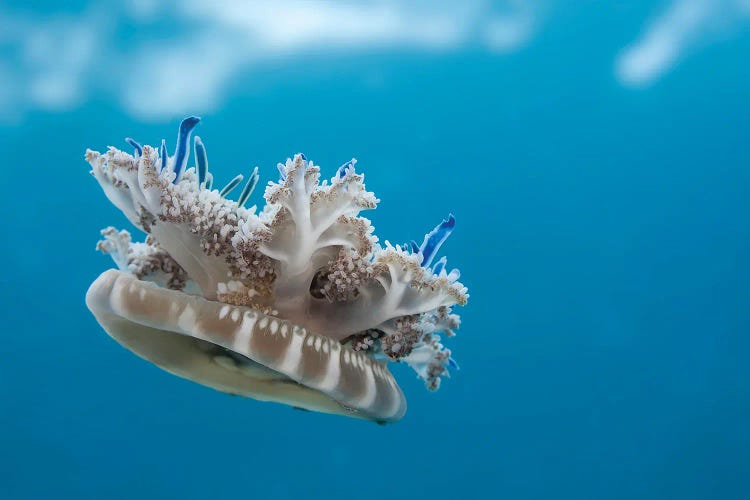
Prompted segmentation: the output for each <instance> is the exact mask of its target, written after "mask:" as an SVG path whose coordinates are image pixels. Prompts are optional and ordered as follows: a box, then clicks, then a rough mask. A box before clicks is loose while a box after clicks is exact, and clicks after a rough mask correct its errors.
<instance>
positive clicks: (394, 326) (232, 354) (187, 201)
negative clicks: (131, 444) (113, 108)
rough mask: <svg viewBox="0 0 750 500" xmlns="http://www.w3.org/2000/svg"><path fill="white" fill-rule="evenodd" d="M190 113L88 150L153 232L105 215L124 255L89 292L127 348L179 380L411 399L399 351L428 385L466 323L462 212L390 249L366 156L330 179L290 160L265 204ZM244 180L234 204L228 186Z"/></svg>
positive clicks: (376, 406)
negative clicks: (148, 139) (225, 173)
mask: <svg viewBox="0 0 750 500" xmlns="http://www.w3.org/2000/svg"><path fill="white" fill-rule="evenodd" d="M199 121H200V119H199V118H198V117H188V118H186V119H184V120H183V121H182V123H181V124H180V127H179V131H178V134H177V144H176V147H175V149H174V151H173V152H172V154H171V155H170V154H169V152H168V151H167V145H166V141H162V143H161V145H160V146H159V147H158V148H157V147H152V146H147V145H144V146H141V145H140V144H139V143H138V142H136V141H135V140H133V139H131V138H128V139H126V141H127V143H128V144H130V146H132V148H133V154H129V153H126V152H123V151H120V150H118V149H116V148H113V147H110V148H109V149H108V151H107V152H106V153H104V154H101V153H99V152H96V151H92V150H87V151H86V160H87V161H88V163H89V164H90V165H91V173H92V174H93V176H94V178H95V179H96V180H97V181H98V183H99V185H100V186H101V188H102V190H103V191H104V194H105V195H106V197H107V198H108V199H109V201H110V202H111V203H112V204H113V205H115V206H116V207H117V208H118V209H119V210H120V211H121V212H122V213H123V214H124V215H125V217H126V218H127V219H128V221H129V222H130V223H131V224H132V225H133V226H135V227H136V228H138V229H139V230H141V231H143V232H144V233H146V237H145V241H143V242H135V241H133V240H132V238H131V235H130V233H129V232H128V231H126V230H117V229H115V228H113V227H108V228H106V229H104V230H102V237H103V239H102V240H101V241H99V243H98V245H97V248H98V249H99V250H100V251H102V252H103V253H105V254H108V255H110V256H111V257H112V259H113V260H114V263H115V265H116V269H109V270H107V271H104V272H103V273H102V274H101V275H100V276H99V277H98V278H97V279H96V280H95V281H94V282H93V283H92V284H91V286H90V287H89V289H88V292H87V294H86V304H87V306H88V308H89V310H90V311H91V312H92V313H93V315H94V317H95V318H96V320H97V321H98V323H99V324H100V325H101V327H102V328H103V329H104V330H105V331H106V332H107V333H108V334H109V335H110V336H111V337H112V338H113V339H114V340H116V341H117V342H118V343H119V344H121V345H122V346H123V347H125V348H127V349H129V350H130V351H132V352H133V353H135V354H136V355H138V356H140V357H142V358H144V359H146V360H147V361H150V362H151V363H153V364H155V365H157V366H159V367H160V368H162V369H164V370H166V371H168V372H170V373H173V374H175V375H178V376H180V377H183V378H186V379H189V380H191V381H194V382H197V383H199V384H202V385H204V386H208V387H211V388H213V389H216V390H219V391H222V392H225V393H230V394H234V395H239V396H244V397H249V398H254V399H257V400H261V401H273V402H277V403H282V404H286V405H290V406H293V407H296V408H301V409H306V410H311V411H318V412H325V413H331V414H338V415H344V416H349V417H355V418H361V419H366V420H373V421H376V422H379V423H387V422H395V421H397V420H399V419H401V418H402V417H403V416H404V414H405V412H406V399H405V397H404V394H403V392H402V390H401V389H400V387H399V385H398V383H397V382H396V380H395V379H394V377H393V375H392V374H391V372H390V370H389V369H388V363H390V362H399V363H405V364H407V365H409V366H410V367H412V368H413V369H414V371H415V372H416V374H417V376H418V377H419V378H421V379H422V380H424V383H425V385H426V386H427V388H428V389H430V390H436V389H438V387H439V386H440V381H441V378H442V377H446V376H449V373H450V370H454V369H456V368H457V365H456V363H455V361H454V360H453V358H452V357H451V351H450V350H449V349H447V348H445V347H444V346H443V344H442V338H443V337H451V336H453V335H454V330H456V329H457V328H458V326H459V323H460V318H459V316H458V315H457V314H454V313H453V311H452V308H453V307H454V306H456V305H464V304H465V303H466V301H467V299H468V294H467V289H466V288H465V287H464V286H463V285H462V284H461V283H460V282H459V281H458V279H459V272H458V270H455V269H454V270H450V271H449V270H448V268H447V267H446V263H447V261H446V259H445V257H442V258H439V259H438V258H437V254H438V250H439V249H440V247H441V245H442V244H443V243H444V242H445V240H446V238H448V236H449V235H450V233H451V231H452V230H453V228H454V226H455V219H454V217H453V216H452V215H450V216H449V217H448V218H447V219H446V220H443V221H442V222H441V223H440V224H438V225H437V226H436V227H435V228H434V229H433V230H432V231H430V232H429V233H427V234H426V235H425V237H424V239H423V241H422V243H421V244H418V243H417V242H416V241H414V240H412V241H410V242H408V243H406V244H403V245H401V244H397V245H392V244H391V243H389V242H388V241H385V243H384V244H383V245H381V244H380V243H379V240H378V238H377V237H376V236H375V234H374V232H373V226H372V224H371V223H370V221H369V220H368V219H367V218H365V217H362V216H361V215H360V212H362V211H364V210H371V209H374V208H376V206H377V204H378V203H379V200H378V199H377V198H376V197H375V195H374V194H373V193H371V192H369V191H367V190H366V188H365V184H364V175H363V174H361V173H359V172H358V171H357V169H356V163H357V162H356V160H355V159H352V160H350V161H347V162H346V163H344V164H343V165H341V166H340V167H339V168H338V169H336V172H335V173H334V175H333V177H332V178H331V179H330V180H323V181H321V180H320V176H321V172H320V168H319V167H318V166H317V165H314V164H313V162H312V161H309V160H307V158H306V157H305V156H304V155H303V154H296V155H294V157H293V158H289V159H287V160H286V162H285V163H280V164H278V171H279V180H278V181H276V182H268V184H267V186H266V188H265V193H264V196H263V198H264V201H265V204H264V205H263V208H262V209H261V210H258V208H257V207H256V206H251V207H247V205H248V201H249V200H250V197H251V195H252V194H253V192H254V189H255V188H256V187H257V185H258V181H259V177H260V176H259V171H258V168H257V167H256V168H255V169H254V170H253V171H252V172H251V173H250V175H249V176H248V178H247V179H245V178H244V177H243V176H242V175H238V176H236V177H234V178H232V180H230V181H229V182H228V183H227V184H226V185H225V186H224V187H223V188H222V189H216V188H214V177H213V173H212V172H209V169H208V157H207V154H206V148H205V146H204V144H203V141H202V140H201V139H200V137H197V136H196V137H194V140H193V142H192V149H193V153H194V165H193V166H188V163H189V157H190V149H191V148H190V145H191V141H190V139H191V135H192V132H193V130H194V128H195V127H196V125H197V124H198V122H199ZM240 186H241V189H240V190H239V196H237V198H236V200H235V199H232V198H231V197H230V195H231V194H232V193H234V192H236V191H237V189H238V188H240Z"/></svg>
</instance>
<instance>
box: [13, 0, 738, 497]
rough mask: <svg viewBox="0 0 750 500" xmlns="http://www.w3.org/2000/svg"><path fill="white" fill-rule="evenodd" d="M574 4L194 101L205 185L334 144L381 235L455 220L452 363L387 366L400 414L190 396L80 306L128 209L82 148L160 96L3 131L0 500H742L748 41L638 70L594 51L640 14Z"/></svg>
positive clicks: (146, 128)
mask: <svg viewBox="0 0 750 500" xmlns="http://www.w3.org/2000/svg"><path fill="white" fill-rule="evenodd" d="M588 4H590V5H588V6H587V8H583V7H579V8H575V9H570V10H563V11H562V12H560V13H559V15H560V16H562V19H558V22H557V23H555V25H554V26H549V27H548V28H547V29H545V30H544V31H543V32H541V33H540V34H539V35H538V36H536V37H535V38H534V40H533V41H532V42H530V44H529V45H528V46H527V47H525V48H524V49H523V50H522V51H519V52H514V53H510V54H507V55H503V56H502V57H497V56H495V55H491V54H488V53H486V52H482V51H479V50H472V49H462V50H456V51H454V52H449V53H447V54H431V53H429V52H428V53H420V52H411V51H387V52H373V53H365V54H362V53H358V54H357V55H356V56H355V55H352V56H351V57H349V56H347V55H346V53H343V54H342V53H339V54H338V55H337V57H336V58H335V59H332V60H330V61H327V62H326V61H321V60H316V59H313V60H305V59H300V60H297V61H295V62H294V64H279V65H278V66H273V65H272V66H268V67H266V68H265V69H264V70H263V71H262V72H260V73H254V74H252V75H251V76H250V77H249V78H250V80H252V84H251V85H250V86H249V87H250V89H249V90H248V85H247V84H246V82H245V81H244V80H243V79H242V78H238V79H237V81H236V82H235V83H234V84H233V85H232V86H231V88H230V89H229V90H228V93H227V95H226V96H225V98H226V101H225V102H224V103H223V104H222V105H221V106H220V107H219V108H217V109H216V110H215V111H214V112H211V113H203V122H202V123H201V124H200V125H199V129H198V133H199V134H200V135H201V137H202V138H203V139H204V142H205V143H206V145H207V148H208V152H209V157H210V161H211V168H212V171H213V172H214V174H215V175H216V176H217V177H218V180H219V181H224V182H225V181H226V180H228V179H229V178H231V176H233V175H234V174H235V173H236V172H237V171H249V170H250V169H251V168H252V166H253V165H256V164H257V165H259V166H260V167H261V181H262V182H265V181H267V180H269V179H272V178H274V179H275V177H276V175H277V174H276V168H275V164H276V162H277V161H282V160H284V159H285V158H286V157H287V156H289V155H291V154H293V153H295V152H298V151H301V152H304V153H305V154H306V155H307V156H308V158H311V159H312V160H314V161H315V162H316V163H318V164H320V165H322V167H323V169H324V171H325V172H326V174H328V175H331V174H332V173H333V171H334V169H335V167H336V166H338V165H339V164H341V163H342V162H343V161H345V160H347V159H349V158H351V157H352V156H356V157H357V158H358V159H359V161H360V163H359V164H358V167H361V169H362V170H363V171H364V172H365V173H366V176H367V185H368V187H369V188H370V189H371V190H373V191H374V192H375V193H376V195H377V196H378V197H379V198H380V199H381V200H382V203H381V206H380V208H378V209H377V210H376V211H374V212H370V214H369V215H370V218H371V219H372V220H373V223H374V225H375V227H376V232H377V234H378V235H379V236H380V238H381V239H389V240H391V241H402V240H406V239H410V238H419V237H421V235H422V234H424V232H425V231H427V230H429V229H431V228H432V227H433V226H434V225H435V224H436V223H437V222H439V221H440V219H441V218H442V217H444V216H445V215H447V214H448V212H453V213H454V214H455V216H456V219H457V221H458V222H457V228H456V230H455V232H454V234H453V236H452V237H451V239H450V240H449V242H448V243H447V244H446V245H445V246H444V247H443V249H444V250H443V252H444V253H445V254H447V255H448V258H449V264H451V265H452V266H457V267H459V268H460V269H461V272H462V277H463V280H462V281H464V283H465V284H466V285H467V286H468V287H469V289H470V293H471V299H470V302H469V305H468V306H467V307H465V308H463V310H461V311H459V312H460V313H461V314H462V318H463V326H462V328H461V329H460V331H459V332H458V333H459V334H458V336H457V337H456V338H455V339H452V340H449V341H448V345H449V347H450V348H452V349H453V351H454V355H455V357H456V359H457V360H458V362H459V363H460V365H461V370H460V372H458V374H457V375H456V376H454V377H453V378H452V379H450V380H447V381H445V382H444V384H443V387H442V388H441V389H440V391H439V392H437V393H434V394H433V393H428V392H427V391H426V390H425V389H424V388H423V387H422V384H421V382H420V381H418V380H416V379H415V378H414V376H413V374H412V373H411V372H410V371H409V370H407V369H404V368H403V367H400V366H397V367H394V371H395V373H396V375H397V376H398V377H399V379H400V381H401V382H402V386H403V389H404V391H405V392H406V394H407V397H408V401H409V411H408V413H407V415H406V418H405V419H404V420H403V421H402V422H400V423H398V424H396V425H391V426H385V427H379V426H377V425H374V424H369V423H365V422H360V421H355V420H348V419H344V418H338V417H331V416H327V415H319V414H314V413H303V412H299V411H294V410H292V409H290V408H287V407H284V406H278V405H273V404H266V403H259V402H255V401H252V400H243V399H240V398H235V397H230V396H226V395H223V394H220V393H217V392H213V391H211V390H208V389H205V388H203V387H200V386H198V385H195V384H192V383H189V382H187V381H184V380H181V379H179V378H176V377H173V376H171V375H168V374H166V373H164V372H162V371H160V370H159V369H157V368H155V367H154V366H152V365H150V364H148V363H146V362H144V361H142V360H140V359H138V358H136V357H135V356H133V355H132V354H131V353H130V352H128V351H126V350H124V349H122V348H120V347H119V346H118V345H117V344H116V343H115V342H113V341H112V340H111V339H110V338H109V337H108V336H107V335H106V334H105V333H104V332H103V331H102V330H101V329H100V328H99V327H98V325H97V324H96V322H95V321H94V319H93V317H92V316H91V315H90V314H89V312H88V311H87V309H86V307H85V305H84V302H83V298H84V294H85V291H86V289H87V287H88V285H89V284H90V283H91V281H92V280H93V279H94V278H95V277H96V276H97V275H98V274H99V273H100V272H102V271H103V270H105V269H107V268H108V267H111V265H112V264H111V262H110V261H109V259H108V258H106V257H105V256H102V255H99V254H97V253H96V252H95V251H94V245H95V243H96V241H97V238H98V231H99V229H100V228H102V227H105V226H107V225H116V226H119V227H127V222H126V221H125V219H124V217H123V216H122V215H121V214H119V213H117V212H116V210H115V209H114V208H113V207H112V206H110V205H109V204H108V202H107V201H106V199H105V197H104V195H103V194H102V192H101V190H100V189H99V187H98V186H97V185H96V183H95V181H94V180H93V179H92V178H91V177H90V176H89V175H88V166H87V165H86V164H85V162H84V161H83V152H84V150H85V148H86V147H91V148H94V149H98V150H103V149H104V148H106V146H107V145H109V144H113V145H116V146H118V147H123V146H124V143H123V142H122V140H121V139H122V138H124V137H125V136H133V137H135V138H137V139H138V140H140V141H143V142H148V143H151V144H156V143H158V141H159V140H160V139H161V138H162V137H166V138H167V139H168V141H171V143H172V144H173V143H174V135H175V133H176V127H177V124H178V123H179V119H177V118H176V117H175V119H172V120H166V119H165V120H161V121H137V120H135V119H133V118H131V117H129V116H128V115H126V114H125V113H124V112H123V111H122V110H120V109H119V107H118V106H116V105H114V104H113V103H111V102H109V101H108V100H105V99H102V100H98V101H97V100H95V99H94V100H90V101H88V102H86V103H85V104H84V105H82V106H80V107H78V108H76V109H73V110H71V111H69V112H64V113H62V112H60V113H45V112H40V111H31V112H30V113H29V114H27V115H26V116H25V117H24V118H23V120H22V121H20V122H18V123H15V124H12V125H11V124H5V125H0V157H1V158H2V167H0V168H2V173H3V181H2V183H0V186H1V187H0V190H1V191H0V192H1V195H2V196H0V210H1V211H2V212H1V213H2V218H1V219H0V221H1V222H0V224H1V225H2V234H3V237H2V245H0V258H1V259H2V262H4V263H5V269H4V272H3V273H2V276H0V284H2V287H0V290H2V292H1V293H2V301H1V302H0V315H1V317H2V319H3V327H2V333H1V335H2V342H0V359H1V361H0V381H1V382H0V408H1V409H2V411H1V413H0V424H1V425H0V450H2V451H1V452H0V496H2V497H3V498H145V497H149V498H206V497H212V498H230V497H250V498H293V497H298V498H300V497H304V498H313V497H321V498H428V497H429V498H514V499H516V498H571V499H573V498H574V499H581V498H623V499H633V498H655V499H661V498H681V499H686V498H706V499H707V498H748V497H750V427H749V426H748V422H749V419H750V368H748V355H749V354H750V335H749V334H750V306H749V304H750V250H749V248H750V245H749V244H750V196H748V195H750V139H749V138H750V64H747V61H748V56H749V55H750V36H748V35H747V34H745V35H743V36H739V37H737V38H735V39H734V40H733V41H732V43H728V44H722V45H716V46H712V47H707V48H705V49H704V50H701V51H700V52H698V53H696V54H695V55H694V56H693V57H691V58H690V59H689V60H687V61H686V62H684V63H683V64H680V65H679V66H678V67H677V68H675V70H674V71H672V72H671V73H669V74H668V75H667V76H665V78H663V79H662V80H660V81H659V82H657V83H656V84H655V85H653V86H651V87H649V88H646V89H641V90H632V89H628V88H624V87H623V86H621V85H620V84H618V83H617V81H615V79H614V78H613V76H612V71H611V64H612V62H611V55H612V53H615V52H616V51H618V50H619V49H620V48H621V44H622V40H623V39H627V38H628V37H632V35H633V32H634V28H633V26H637V25H638V24H639V23H640V22H641V20H642V18H643V17H644V12H645V8H643V9H640V10H639V8H635V7H634V8H630V9H624V10H623V9H614V10H611V11H607V10H604V9H601V10H600V9H594V8H593V7H592V6H593V3H592V2H589V3H588ZM123 43H124V40H123ZM361 74H375V75H380V76H382V78H380V76H379V78H378V79H377V80H378V83H377V84H368V83H367V79H360V78H357V76H358V75H361ZM259 198H260V195H259V193H256V194H254V195H253V198H252V200H251V202H256V203H257V202H258V201H259Z"/></svg>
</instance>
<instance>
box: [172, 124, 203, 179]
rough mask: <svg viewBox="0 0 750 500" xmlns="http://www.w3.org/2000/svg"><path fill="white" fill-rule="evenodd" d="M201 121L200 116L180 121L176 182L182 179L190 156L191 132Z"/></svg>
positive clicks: (175, 168) (175, 162) (175, 156)
mask: <svg viewBox="0 0 750 500" xmlns="http://www.w3.org/2000/svg"><path fill="white" fill-rule="evenodd" d="M200 121H201V119H200V117H197V116H188V117H187V118H185V119H184V120H182V122H181V123H180V129H179V131H178V132H177V146H175V150H174V173H175V178H174V182H177V181H178V180H179V179H180V174H181V173H182V171H183V170H184V169H185V167H186V166H187V161H188V157H189V156H190V149H189V148H188V143H189V142H190V134H192V133H193V129H194V128H195V126H196V125H198V122H200Z"/></svg>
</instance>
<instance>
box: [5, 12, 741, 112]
mask: <svg viewBox="0 0 750 500" xmlns="http://www.w3.org/2000/svg"><path fill="white" fill-rule="evenodd" d="M555 2H558V4H559V2H560V0H504V1H501V2H498V1H495V2H492V1H490V0H464V1H463V2H451V1H449V0H408V1H407V0H400V1H396V0H348V1H347V0H340V1H336V2H334V1H327V0H130V1H129V2H125V3H123V4H121V6H120V7H113V6H107V7H100V6H99V5H97V4H92V6H91V7H90V8H89V9H88V10H85V11H83V12H80V13H78V14H76V15H72V14H64V15H60V14H52V13H49V14H39V13H32V12H30V11H24V12H20V11H12V10H10V9H8V8H4V7H2V6H0V121H7V120H8V119H13V118H18V117H22V116H23V114H24V113H25V112H27V111H30V110H36V109H41V110H46V111H64V110H68V109H71V108H74V107H76V106H77V105H79V104H80V103H82V102H84V101H85V100H86V99H87V98H89V97H90V96H92V95H103V96H106V97H111V98H112V99H114V100H115V101H116V102H118V103H119V104H120V105H121V106H122V107H123V108H124V109H125V110H126V111H128V112H129V113H131V114H132V115H133V116H136V117H139V118H143V119H163V118H172V117H176V116H179V115H181V114H184V113H185V112H187V111H188V107H189V110H190V111H193V112H195V111H198V112H205V111H209V110H211V109H214V108H216V107H218V106H220V105H221V104H222V101H223V97H224V95H226V91H227V88H228V86H229V85H230V83H231V82H233V81H234V79H235V78H237V77H238V75H243V76H244V75H251V74H252V69H253V68H258V69H260V70H262V68H263V65H264V64H268V63H272V62H277V61H284V62H285V63H286V62H287V61H288V62H291V63H293V62H294V61H295V58H331V57H337V56H340V55H346V56H349V57H350V56H356V55H357V54H358V53H365V52H367V53H372V52H373V51H397V50H408V51H422V52H431V53H438V54H439V53H443V52H449V51H456V50H465V49H473V50H484V51H487V52H489V53H493V54H497V55H498V57H501V56H502V54H504V53H509V52H513V51H516V50H518V49H519V48H522V47H524V46H525V45H526V44H527V43H528V42H529V41H530V40H532V39H533V37H534V35H535V34H536V33H537V32H538V30H539V29H541V27H542V26H543V23H554V21H555V19H554V17H553V16H548V13H549V12H550V11H552V10H553V9H551V8H550V6H551V5H552V4H554V3H555ZM559 5H560V7H561V8H564V7H565V6H564V4H559ZM661 12H662V14H661V15H660V16H659V17H657V18H655V19H653V20H651V21H650V23H649V24H647V25H646V27H645V30H644V32H643V34H642V36H641V37H640V38H639V39H638V40H636V41H634V42H632V44H631V45H629V46H627V47H626V48H625V49H624V50H623V52H622V53H621V54H620V55H619V56H618V58H617V59H616V64H615V76H616V77H617V78H618V80H619V81H620V82H622V83H623V84H624V85H628V86H632V87H643V86H646V85H647V84H649V83H652V82H654V81H656V80H657V79H658V78H659V77H661V76H662V75H663V74H665V73H666V72H667V71H669V70H670V69H671V68H672V67H673V66H674V65H675V64H677V63H678V62H679V61H680V60H682V59H683V58H684V57H685V56H686V54H688V53H690V51H692V50H694V49H695V48H696V47H699V46H700V45H701V44H703V43H705V42H706V41H710V40H712V39H714V38H716V37H717V34H718V33H725V32H726V30H731V29H735V28H736V27H737V26H740V25H741V24H740V21H741V20H747V19H749V18H750V0H670V3H668V4H667V7H666V9H663V10H662V11H661ZM123 33H126V34H127V47H124V46H123V40H122V38H123ZM623 43H624V44H625V43H627V41H623Z"/></svg>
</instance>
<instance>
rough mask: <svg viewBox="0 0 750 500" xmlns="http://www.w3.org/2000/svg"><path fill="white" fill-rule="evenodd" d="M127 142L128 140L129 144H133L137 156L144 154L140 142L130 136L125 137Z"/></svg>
mask: <svg viewBox="0 0 750 500" xmlns="http://www.w3.org/2000/svg"><path fill="white" fill-rule="evenodd" d="M125 142H127V143H128V144H130V146H132V148H133V149H135V156H136V157H139V156H143V146H141V145H140V144H138V142H136V141H135V140H134V139H132V138H130V137H126V138H125Z"/></svg>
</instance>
